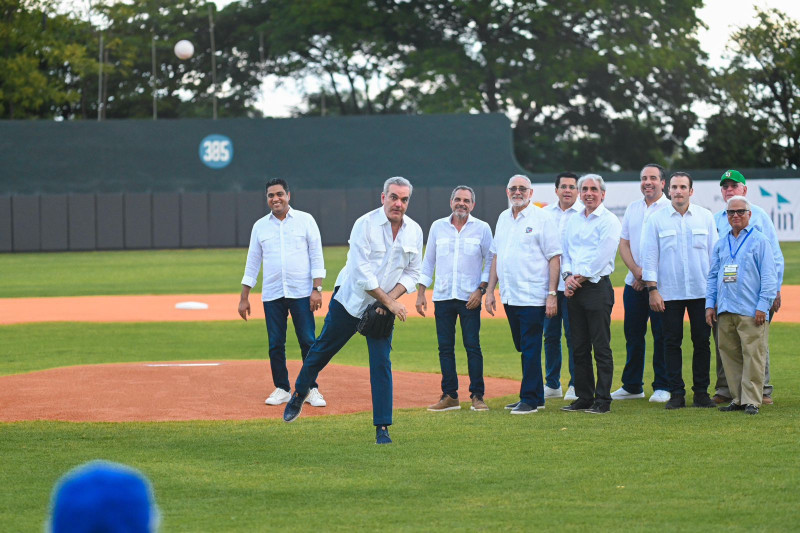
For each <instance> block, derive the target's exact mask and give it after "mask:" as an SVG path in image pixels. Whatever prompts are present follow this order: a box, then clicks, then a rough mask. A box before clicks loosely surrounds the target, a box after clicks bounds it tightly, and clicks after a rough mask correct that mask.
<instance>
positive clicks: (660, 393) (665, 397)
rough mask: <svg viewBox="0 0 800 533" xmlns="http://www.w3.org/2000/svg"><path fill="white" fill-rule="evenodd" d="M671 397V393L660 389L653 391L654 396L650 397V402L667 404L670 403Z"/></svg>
mask: <svg viewBox="0 0 800 533" xmlns="http://www.w3.org/2000/svg"><path fill="white" fill-rule="evenodd" d="M669 397H670V394H669V391H665V390H663V389H659V390H657V391H653V395H652V396H650V401H651V402H654V403H666V402H668V401H669Z"/></svg>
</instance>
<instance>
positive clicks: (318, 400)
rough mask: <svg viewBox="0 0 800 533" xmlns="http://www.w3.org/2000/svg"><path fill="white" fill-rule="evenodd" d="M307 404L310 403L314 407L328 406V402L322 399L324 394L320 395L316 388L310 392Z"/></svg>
mask: <svg viewBox="0 0 800 533" xmlns="http://www.w3.org/2000/svg"><path fill="white" fill-rule="evenodd" d="M306 402H307V403H310V404H311V406H312V407H325V406H326V405H328V402H326V401H325V398H323V397H322V394H320V392H319V389H318V388H316V387H314V388H313V389H311V390H310V391H308V396H306Z"/></svg>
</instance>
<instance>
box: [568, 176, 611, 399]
mask: <svg viewBox="0 0 800 533" xmlns="http://www.w3.org/2000/svg"><path fill="white" fill-rule="evenodd" d="M578 191H579V192H580V195H581V202H583V205H584V209H583V211H581V212H580V213H578V214H577V215H575V216H573V217H571V218H570V219H569V221H567V227H566V229H565V230H564V237H563V241H562V247H563V249H564V261H563V266H562V269H561V270H562V274H561V277H562V278H563V279H564V286H565V289H564V294H565V295H566V297H567V298H568V301H567V306H568V307H569V322H570V328H571V332H572V342H573V344H574V345H575V394H576V395H577V396H578V399H577V400H575V401H574V402H572V403H571V404H569V405H567V406H565V407H562V408H561V410H562V411H568V412H575V411H585V412H587V413H591V414H606V413H608V412H609V411H611V379H612V377H613V374H614V356H613V354H612V352H611V309H612V307H613V306H614V288H613V287H612V286H611V279H610V278H609V276H610V275H611V273H612V272H614V260H615V258H616V256H617V247H618V246H619V237H620V233H621V231H622V225H621V224H620V221H619V218H617V216H616V215H615V214H614V213H612V212H611V211H609V210H608V209H606V207H605V205H603V200H605V197H606V184H605V181H603V178H602V177H600V176H598V175H597V174H586V175H585V176H583V177H581V179H579V180H578ZM592 349H594V358H595V361H597V383H595V381H594V368H593V366H592Z"/></svg>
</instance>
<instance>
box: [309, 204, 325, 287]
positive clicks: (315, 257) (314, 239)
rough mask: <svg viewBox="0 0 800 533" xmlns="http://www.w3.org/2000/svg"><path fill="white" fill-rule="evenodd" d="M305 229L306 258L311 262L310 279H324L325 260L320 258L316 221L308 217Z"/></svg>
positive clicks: (319, 239) (320, 243) (320, 251)
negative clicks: (306, 242)
mask: <svg viewBox="0 0 800 533" xmlns="http://www.w3.org/2000/svg"><path fill="white" fill-rule="evenodd" d="M309 218H310V220H309V222H308V227H307V229H306V240H307V241H308V257H309V260H310V262H311V278H312V279H316V278H324V277H325V275H326V271H325V259H324V258H323V257H322V237H321V236H320V234H319V226H317V223H316V221H314V219H313V218H311V217H309Z"/></svg>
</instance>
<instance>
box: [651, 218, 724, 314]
mask: <svg viewBox="0 0 800 533" xmlns="http://www.w3.org/2000/svg"><path fill="white" fill-rule="evenodd" d="M717 239H718V236H717V226H716V224H715V223H714V216H713V215H712V214H711V211H709V210H708V209H706V208H705V207H700V206H699V205H695V204H691V203H690V204H689V209H688V210H687V211H686V214H684V215H683V216H681V214H680V213H678V212H677V211H676V210H675V208H674V207H673V206H672V204H670V205H669V206H668V207H666V208H664V209H662V210H661V211H659V212H658V213H656V214H654V215H653V216H652V217H650V219H649V220H648V221H647V224H646V225H645V227H644V233H643V234H642V261H643V262H644V264H643V265H642V279H643V280H645V281H657V282H658V292H659V294H661V297H662V298H663V299H664V300H665V301H670V300H695V299H698V298H705V297H706V286H707V279H708V269H709V267H710V266H711V255H712V254H713V252H714V244H716V242H717Z"/></svg>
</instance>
